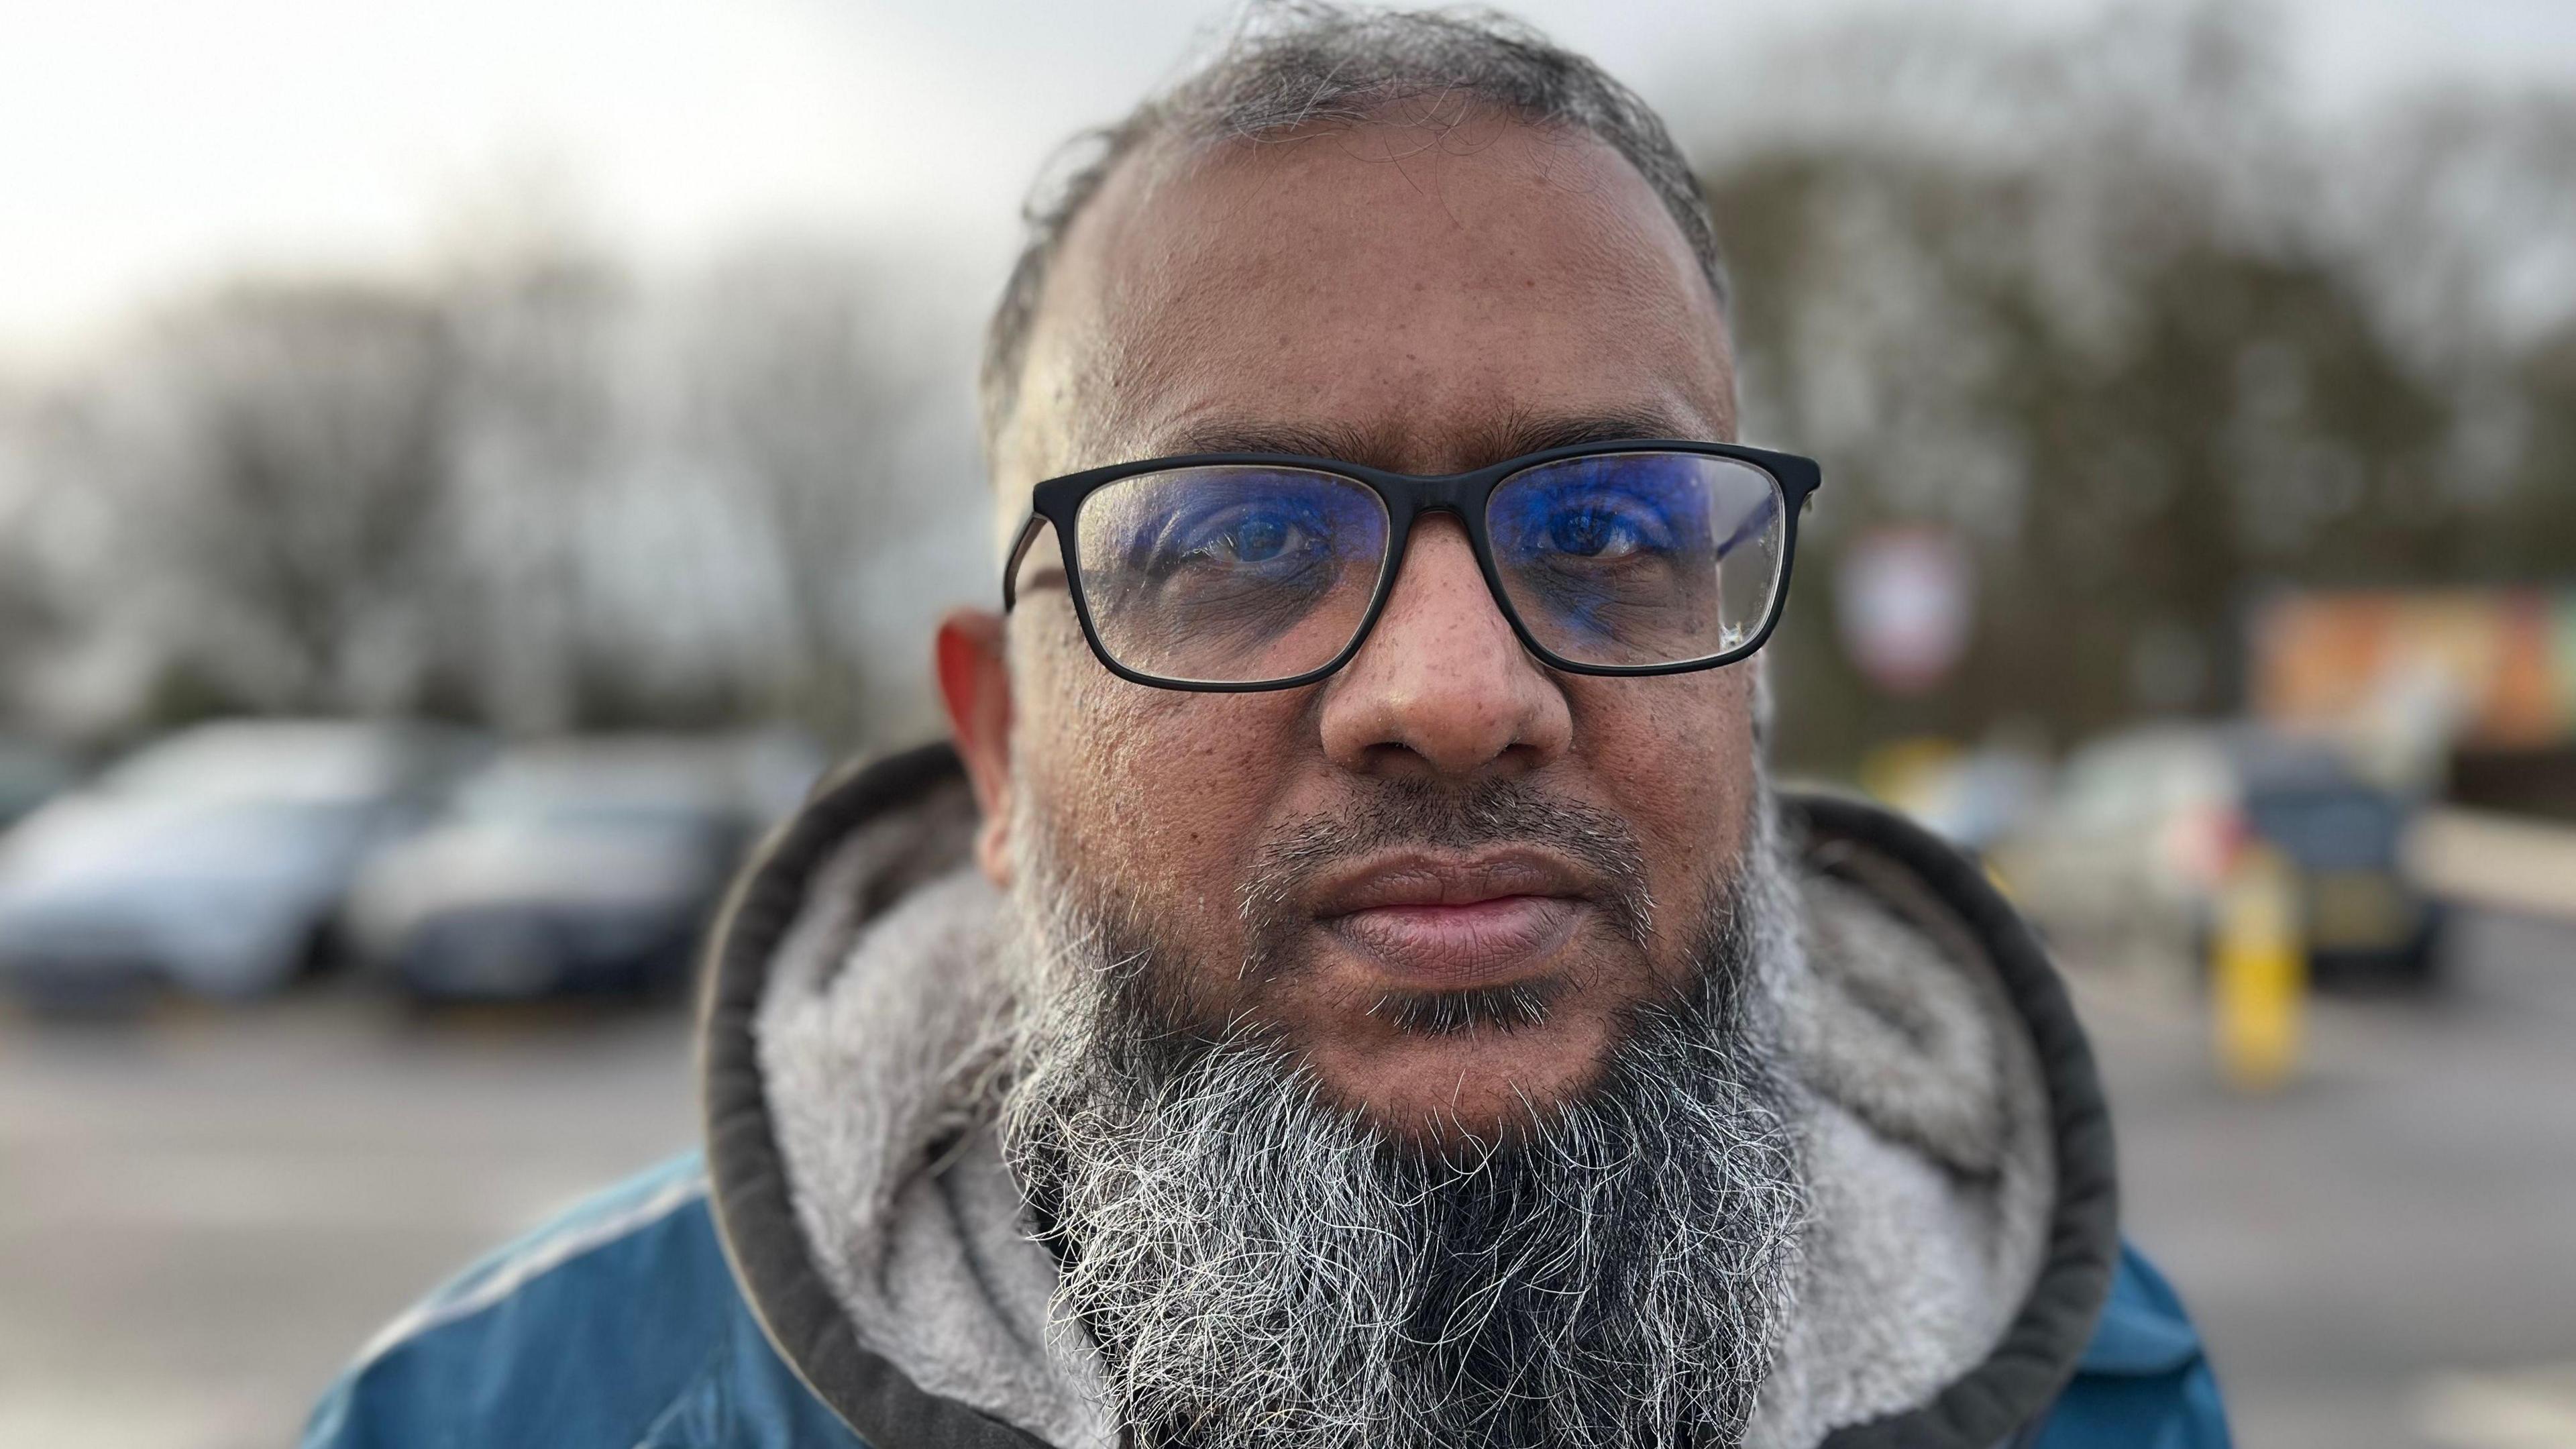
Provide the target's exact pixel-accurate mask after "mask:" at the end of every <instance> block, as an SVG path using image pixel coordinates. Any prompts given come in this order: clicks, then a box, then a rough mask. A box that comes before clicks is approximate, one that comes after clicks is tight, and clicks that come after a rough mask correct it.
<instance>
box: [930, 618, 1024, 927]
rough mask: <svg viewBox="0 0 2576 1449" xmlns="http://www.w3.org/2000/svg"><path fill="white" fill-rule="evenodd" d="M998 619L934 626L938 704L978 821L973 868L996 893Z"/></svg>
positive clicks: (1007, 713)
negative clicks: (962, 765) (944, 708)
mask: <svg viewBox="0 0 2576 1449" xmlns="http://www.w3.org/2000/svg"><path fill="white" fill-rule="evenodd" d="M1002 639H1003V622H1002V616H1001V615H999V614H996V613H992V612H990V611H989V610H984V609H958V610H954V611H952V612H951V613H950V614H949V615H948V617H947V618H945V619H942V620H940V621H939V640H938V644H937V646H936V663H937V666H938V671H939V698H940V701H941V702H942V703H943V704H945V705H946V706H947V708H948V733H949V737H950V738H951V739H953V740H955V741H956V743H957V755H958V758H960V759H962V760H964V761H965V762H966V777H967V779H968V780H969V781H971V782H972V783H973V785H974V787H975V806H976V808H977V809H978V810H979V811H981V812H982V814H983V817H984V818H983V820H982V822H981V823H979V824H978V825H977V826H976V827H975V863H976V865H977V866H979V867H981V868H982V870H983V872H984V875H985V877H986V878H987V879H989V880H990V881H992V882H993V884H995V885H997V886H1008V885H1009V884H1010V883H1011V853H1010V850H1009V843H1010V820H1011V670H1010V665H1009V663H1008V661H1007V660H1005V659H1004V658H1003V656H1002Z"/></svg>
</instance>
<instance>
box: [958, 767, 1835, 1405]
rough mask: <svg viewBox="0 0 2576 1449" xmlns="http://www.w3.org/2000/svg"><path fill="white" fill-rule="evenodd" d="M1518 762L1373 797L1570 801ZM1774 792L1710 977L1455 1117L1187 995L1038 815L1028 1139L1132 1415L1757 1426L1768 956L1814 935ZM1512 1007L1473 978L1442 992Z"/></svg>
mask: <svg viewBox="0 0 2576 1449" xmlns="http://www.w3.org/2000/svg"><path fill="white" fill-rule="evenodd" d="M1495 795H1496V792H1494V791H1486V792H1484V793H1483V794H1482V795H1480V796H1476V797H1470V798H1469V799H1468V800H1467V801H1464V802H1457V806H1456V808H1454V809H1453V808H1451V806H1450V805H1449V804H1446V803H1443V802H1439V801H1431V802H1428V803H1426V801H1425V800H1424V799H1422V798H1416V799H1414V800H1411V801H1409V802H1402V808H1400V809H1397V810H1395V811H1394V812H1393V815H1392V817H1389V816H1387V815H1385V814H1383V813H1380V814H1379V816H1378V818H1382V819H1383V818H1393V819H1396V820H1398V821H1403V820H1408V819H1409V820H1412V821H1414V822H1417V823H1419V822H1421V821H1422V820H1424V819H1425V817H1426V812H1427V813H1428V815H1430V816H1434V817H1438V818H1439V819H1441V820H1445V821H1447V822H1449V824H1448V825H1446V826H1435V827H1434V828H1430V829H1426V830H1423V831H1422V832H1421V833H1422V834H1425V835H1429V836H1432V837H1434V838H1438V839H1440V840H1441V842H1442V843H1454V842H1456V841H1457V840H1458V838H1459V837H1460V836H1462V835H1481V834H1488V833H1491V832H1492V831H1493V830H1495V829H1498V828H1500V827H1501V826H1503V825H1506V824H1518V825H1521V826H1523V827H1526V826H1527V825H1528V824H1529V822H1530V818H1531V816H1532V815H1533V814H1534V813H1543V812H1545V811H1546V810H1548V809H1549V808H1551V807H1548V806H1546V805H1545V804H1543V803H1540V802H1535V801H1533V800H1531V799H1530V798H1528V797H1522V798H1519V799H1513V798H1510V797H1509V794H1508V792H1504V794H1503V798H1501V800H1500V808H1487V807H1488V806H1492V805H1494V804H1495V803H1496V798H1495ZM1761 806H1762V808H1760V809H1758V810H1757V813H1756V817H1755V818H1756V820H1757V822H1762V823H1761V824H1757V827H1756V829H1755V830H1754V832H1753V834H1752V837H1751V838H1750V839H1748V840H1747V841H1746V848H1745V850H1744V852H1743V854H1742V857H1741V867H1740V869H1738V870H1737V871H1736V872H1735V875H1734V878H1733V879H1732V881H1731V882H1730V884H1729V885H1728V887H1727V888H1726V889H1724V890H1721V891H1719V892H1717V893H1716V898H1717V904H1716V905H1715V906H1714V907H1713V908H1712V909H1711V910H1710V911H1709V913H1708V916H1707V919H1705V920H1703V921H1702V922H1700V923H1699V927H1698V929H1697V931H1696V933H1695V939H1694V942H1693V953H1692V955H1693V959H1694V960H1695V962H1696V963H1697V966H1698V968H1699V969H1698V970H1697V971H1696V972H1695V973H1694V974H1693V977H1692V981H1691V985H1690V986H1689V988H1688V989H1687V990H1686V991H1684V992H1683V993H1681V994H1680V995H1679V996H1678V997H1676V998H1674V999H1669V1000H1663V1001H1658V1002H1654V1003H1651V1004H1648V1005H1645V1006H1641V1007H1639V1008H1637V1009H1636V1010H1635V1011H1634V1012H1633V1013H1632V1016H1631V1020H1630V1023H1629V1029H1628V1031H1627V1033H1626V1035H1625V1037H1624V1039H1623V1040H1622V1042H1621V1043H1620V1044H1619V1046H1618V1047H1617V1049H1616V1050H1615V1052H1614V1053H1613V1055H1612V1056H1611V1058H1610V1059H1609V1061H1608V1062H1606V1063H1605V1066H1604V1070H1603V1072H1602V1074H1601V1077H1600V1079H1599V1080H1598V1081H1597V1082H1596V1083H1595V1084H1594V1085H1592V1086H1591V1087H1590V1088H1589V1089H1587V1090H1586V1091H1584V1092H1583V1093H1581V1094H1580V1095H1579V1096H1577V1097H1576V1098H1574V1099H1572V1100H1569V1101H1565V1102H1562V1103H1558V1104H1552V1105H1549V1106H1547V1107H1544V1108H1533V1109H1532V1111H1531V1112H1530V1113H1529V1114H1528V1116H1527V1120H1525V1121H1523V1122H1522V1123H1520V1124H1519V1125H1518V1127H1517V1129H1516V1130H1513V1131H1511V1132H1508V1133H1505V1134H1502V1135H1501V1136H1499V1137H1497V1138H1495V1139H1494V1140H1490V1141H1487V1140H1479V1139H1477V1138H1474V1137H1466V1138H1452V1139H1449V1140H1448V1145H1443V1146H1438V1147H1431V1146H1424V1145H1420V1144H1418V1143H1410V1142H1406V1141H1400V1140H1397V1139H1395V1138H1393V1137H1391V1136H1390V1135H1389V1134H1387V1133H1386V1132H1384V1131H1383V1130H1381V1129H1380V1128H1378V1127H1377V1126H1375V1125H1374V1124H1372V1123H1371V1122H1370V1121H1369V1120H1367V1119H1366V1118H1365V1117H1364V1116H1362V1115H1361V1114H1359V1113H1356V1112H1352V1111H1349V1110H1346V1109H1343V1108H1340V1107H1337V1106H1334V1105H1332V1104H1331V1103H1329V1102H1327V1101H1326V1100H1324V1098H1323V1097H1322V1096H1321V1094H1320V1093H1319V1090H1318V1086H1317V1083H1316V1082H1315V1080H1314V1078H1313V1076H1312V1074H1311V1072H1310V1071H1309V1069H1308V1068H1307V1067H1306V1066H1305V1065H1304V1064H1303V1063H1302V1062H1301V1061H1300V1060H1299V1059H1298V1057H1297V1055H1296V1053H1295V1052H1294V1051H1293V1050H1291V1049H1290V1048H1289V1047H1288V1046H1286V1045H1285V1044H1283V1043H1282V1042H1280V1041H1279V1040H1278V1039H1277V1038H1276V1037H1275V1036H1273V1035H1271V1034H1270V1033H1268V1032H1266V1031H1264V1030H1262V1029H1259V1028H1257V1027H1255V1026H1253V1025H1251V1024H1248V1023H1244V1022H1235V1023H1232V1024H1230V1025H1229V1026H1227V1027H1225V1028H1224V1029H1222V1030H1218V1031H1210V1030H1208V1029H1206V1028H1204V1027H1201V1026H1197V1025H1194V1024H1191V1023H1189V1022H1186V1021H1184V1020H1181V1019H1179V1018H1178V1017H1177V1015H1176V1013H1177V1011H1178V1009H1179V1008H1178V1007H1177V1006H1176V1005H1175V1003H1176V1002H1177V1001H1179V1000H1181V999H1184V998H1185V997H1186V995H1187V993H1186V990H1185V988H1183V987H1181V986H1179V985H1177V984H1176V983H1179V982H1184V981H1186V980H1187V979H1189V978H1188V977H1187V976H1186V975H1185V974H1183V973H1186V972H1189V971H1191V970H1193V969H1194V963H1190V962H1185V961H1180V960H1177V959H1174V958H1173V956H1172V955H1171V954H1170V953H1168V952H1166V951H1164V950H1162V949H1161V948H1160V947H1158V945H1157V944H1156V942H1155V939H1154V935H1153V933H1152V932H1151V931H1150V930H1149V929H1147V928H1146V927H1145V925H1144V923H1143V922H1141V921H1138V920H1136V919H1135V918H1134V917H1135V913H1134V912H1133V911H1131V910H1126V909H1122V908H1121V907H1119V906H1117V905H1116V904H1114V903H1113V902H1112V901H1110V900H1108V899H1106V897H1107V896H1108V895H1109V894H1110V893H1109V892H1106V891H1101V890H1096V889H1095V890H1090V891H1086V890H1085V889H1083V883H1081V882H1078V881H1076V880H1074V879H1072V878H1070V877H1068V876H1066V875H1065V874H1063V873H1062V872H1061V870H1060V866H1059V861H1060V859H1061V857H1059V856H1058V855H1057V853H1056V852H1055V851H1054V850H1053V848H1052V847H1051V844H1050V842H1049V841H1048V839H1047V838H1046V835H1045V832H1044V830H1043V829H1042V828H1041V827H1040V826H1039V822H1038V821H1036V820H1034V819H1027V818H1023V819H1021V820H1019V821H1017V822H1015V825H1016V828H1015V829H1014V831H1013V839H1014V842H1015V849H1016V850H1017V851H1018V852H1019V859H1018V869H1017V872H1016V875H1015V879H1016V882H1017V884H1016V885H1015V887H1014V890H1013V892H1012V896H1013V905H1014V912H1013V914H1014V916H1015V917H1016V929H1017V930H1018V932H1019V935H1020V939H1019V941H1018V942H1017V943H1016V944H1017V945H1018V947H1019V949H1018V950H1017V951H1015V952H1013V953H1012V958H1013V959H1014V961H1015V962H1016V963H1018V965H1019V968H1020V969H1021V970H1022V972H1023V973H1024V974H1023V979H1022V980H1021V981H1020V983H1019V985H1018V996H1019V999H1020V1002H1021V1020H1020V1021H1019V1023H1018V1024H1017V1030H1016V1032H1015V1045H1014V1060H1013V1074H1012V1084H1011V1087H1010V1090H1009V1093H1008V1096H1007V1099H1006V1101H1005V1103H1004V1108H1003V1115H1002V1133H1003V1140H1004V1144H1005V1149H1006V1151H1007V1152H1008V1154H1009V1156H1010V1159H1011V1162H1012V1165H1013V1167H1014V1169H1015V1170H1016V1171H1017V1172H1018V1173H1019V1175H1020V1180H1021V1182H1022V1184H1023V1186H1024V1188H1025V1189H1026V1190H1027V1191H1028V1193H1029V1195H1030V1198H1031V1201H1032V1203H1033V1204H1034V1205H1035V1207H1036V1209H1037V1211H1038V1214H1039V1216H1040V1218H1041V1220H1042V1222H1043V1223H1044V1224H1045V1226H1046V1227H1047V1229H1048V1230H1049V1231H1050V1232H1051V1233H1052V1234H1053V1236H1054V1242H1055V1246H1056V1247H1057V1250H1058V1253H1059V1256H1060V1258H1061V1259H1062V1261H1063V1265H1064V1271H1063V1275H1062V1278H1061V1280H1060V1286H1059V1289H1058V1294H1057V1309H1058V1312H1059V1314H1060V1315H1061V1316H1062V1317H1064V1318H1066V1319H1069V1320H1073V1321H1076V1322H1079V1323H1080V1324H1081V1325H1082V1326H1083V1328H1085V1329H1086V1330H1087V1331H1088V1332H1089V1333H1090V1334H1091V1335H1092V1337H1093V1338H1094V1340H1095V1341H1096V1342H1097V1343H1098V1345H1099V1347H1100V1350H1101V1354H1102V1358H1103V1361H1104V1363H1105V1365H1106V1368H1107V1375H1108V1383H1109V1389H1110V1392H1111V1394H1112V1396H1113V1399H1114V1400H1115V1403H1114V1406H1113V1407H1114V1408H1115V1409H1116V1410H1117V1412H1118V1413H1119V1414H1120V1416H1121V1422H1123V1423H1124V1424H1125V1425H1127V1426H1128V1427H1129V1428H1131V1429H1132V1431H1133V1433H1134V1442H1135V1443H1136V1444H1138V1445H1140V1446H1146V1449H1153V1446H1167V1445H1170V1446H1180V1445H1186V1446H1190V1449H1259V1446H1287V1445H1297V1446H1301V1449H1302V1446H1317V1445H1362V1444H1365V1445H1370V1446H1383V1449H1435V1446H1437V1449H1454V1446H1461V1445H1466V1446H1497V1449H1500V1446H1520V1445H1530V1446H1537V1445H1551V1446H1572V1449H1610V1446H1640V1449H1642V1446H1650V1445H1651V1446H1659V1449H1678V1446H1707V1445H1732V1444H1737V1443H1740V1442H1741V1441H1742V1439H1743V1437H1744V1433H1745V1429H1746V1425H1747V1423H1748V1421H1749V1420H1750V1418H1751V1415H1752V1413H1753V1408H1754V1403H1755V1399H1756V1396H1757V1394H1758V1392H1759V1390H1760V1388H1761V1385H1762V1381H1763V1378H1764V1376H1765V1371H1766V1370H1767V1368H1768V1366H1769V1364H1770V1361H1771V1358H1772V1354H1773V1351H1774V1349H1775V1347H1776V1345H1777V1343H1778V1341H1779V1338H1780V1335H1781V1330H1782V1327H1783V1324H1784V1321H1785V1319H1786V1317H1787V1314H1788V1309H1789V1300H1790V1294H1791V1291H1792V1284H1793V1282H1794V1276H1795V1258H1796V1247H1797V1241H1798V1228H1799V1224H1800V1220H1801V1218H1802V1216H1803V1206H1804V1196H1803V1191H1802V1186H1801V1177H1800V1173H1799V1169H1798V1159H1797V1151H1796V1143H1795V1140H1794V1137H1793V1134H1792V1133H1791V1131H1790V1129H1789V1128H1788V1126H1787V1125H1786V1124H1787V1121H1788V1114H1787V1113H1786V1112H1785V1111H1784V1102H1785V1094H1786V1091H1787V1089H1786V1087H1785V1086H1784V1084H1783V1078H1782V1076H1781V1074H1780V1072H1779V1071H1778V1070H1777V1068H1776V1065H1775V1063H1776V1052H1775V1049H1774V1043H1775V1041H1776V1039H1777V1032H1776V1029H1775V1027H1774V1024H1773V1022H1772V1020H1771V1012H1770V1011H1769V1009H1768V1008H1767V1005H1766V1003H1768V1002H1769V1001H1770V1000H1771V999H1772V993H1771V992H1770V991H1768V990H1767V989H1765V986H1764V982H1763V980H1762V975H1763V973H1764V972H1765V971H1769V970H1775V969H1785V967H1786V963H1787V962H1788V961H1790V960H1792V959H1794V953H1795V952H1796V951H1797V950H1798V942H1797V938H1796V933H1795V928H1794V915H1793V914H1792V911H1793V907H1792V904H1791V899H1790V896H1789V894H1788V890H1787V886H1786V874H1785V871H1784V869H1783V868H1782V865H1781V863H1780V858H1779V850H1778V847H1777V844H1776V842H1775V840H1774V839H1773V836H1772V833H1771V831H1770V830H1769V829H1768V828H1767V822H1768V821H1769V819H1770V818H1771V816H1770V811H1769V810H1768V808H1767V806H1768V802H1767V800H1765V801H1762V802H1761ZM1579 823H1589V822H1579ZM1350 824H1351V827H1352V829H1353V830H1355V831H1356V832H1357V833H1358V834H1361V835H1366V834H1370V833H1371V832H1370V831H1369V830H1368V829H1367V827H1365V826H1364V825H1361V824H1360V823H1359V822H1358V821H1357V820H1354V821H1353V822H1350ZM1377 833H1379V834H1382V833H1383V832H1382V831H1381V832H1377ZM1572 833H1574V826H1573V825H1562V826H1561V828H1560V829H1559V830H1557V831H1555V832H1553V835H1554V836H1555V837H1557V838H1563V837H1565V836H1567V835H1570V834H1572ZM1550 834H1551V833H1550V832H1547V831H1545V830H1544V828H1542V832H1541V835H1542V838H1549V835H1550ZM1417 838H1418V837H1417ZM1521 838H1525V839H1526V838H1529V836H1527V835H1523V836H1522V837H1521ZM1621 838H1622V839H1623V838H1624V837H1621ZM1592 848H1595V849H1600V848H1604V847H1602V846H1600V844H1599V842H1597V841H1595V842H1592ZM1631 878H1632V879H1642V872H1641V871H1640V872H1636V873H1634V874H1632V877H1631ZM1260 884H1261V883H1260V882H1259V881H1256V882H1255V886H1254V888H1252V889H1247V891H1246V893H1245V911H1246V915H1247V918H1248V921H1250V919H1251V918H1253V917H1255V916H1256V915H1257V913H1258V910H1259V907H1260V903H1261V902H1262V900H1263V899H1264V898H1265V892H1264V891H1263V890H1262V889H1261V888H1260ZM1268 894H1270V895H1277V894H1279V893H1278V892H1270V893H1268ZM1628 904H1629V905H1630V906H1637V905H1639V904H1641V903H1640V902H1633V901H1632V902H1629V903H1628ZM1252 939H1254V940H1255V941H1259V940H1261V939H1263V937H1262V936H1261V935H1260V934H1258V933H1256V934H1255V935H1254V936H1253V937H1252ZM1257 949H1258V948H1256V950H1257ZM1242 964H1243V969H1245V970H1247V971H1249V970H1254V969H1264V968H1262V967H1261V965H1260V963H1258V962H1247V963H1242ZM1225 969H1227V970H1228V971H1229V972H1231V971H1232V970H1234V969H1235V966H1234V963H1228V965H1227V967H1226V968H1225ZM1530 1009H1531V1010H1532V1011H1535V1012H1543V1011H1544V1004H1543V1003H1538V1004H1534V1005H1532V1006H1531V1007H1530ZM1514 1027H1515V1018H1514V1017H1513V1016H1512V1014H1511V1013H1510V1012H1509V1011H1508V1010H1505V1011H1500V1012H1499V1013H1497V1012H1494V1011H1491V1010H1489V1009H1488V1008H1486V1007H1479V1006H1470V1007H1467V1008H1465V1009H1463V1010H1462V1011H1460V1012H1459V1013H1456V1014H1454V1016H1452V1017H1449V1018H1442V1017H1441V1016H1440V1015H1439V1014H1438V1013H1436V1012H1435V1013H1433V1014H1432V1015H1431V1016H1430V1017H1428V1018H1426V1019H1425V1020H1424V1022H1423V1023H1422V1025H1421V1029H1425V1030H1493V1031H1498V1032H1507V1031H1509V1030H1512V1029H1514ZM1409 1029H1410V1028H1409Z"/></svg>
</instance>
